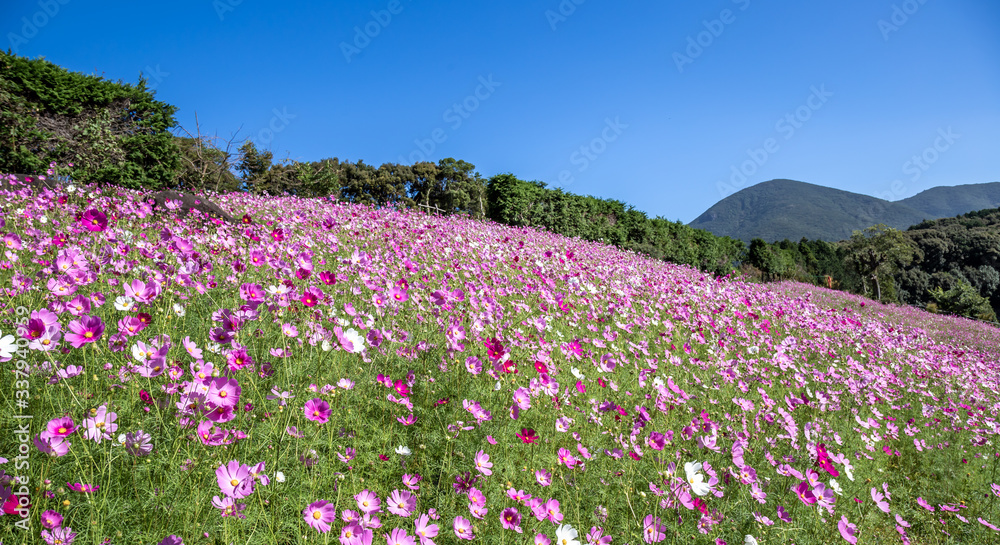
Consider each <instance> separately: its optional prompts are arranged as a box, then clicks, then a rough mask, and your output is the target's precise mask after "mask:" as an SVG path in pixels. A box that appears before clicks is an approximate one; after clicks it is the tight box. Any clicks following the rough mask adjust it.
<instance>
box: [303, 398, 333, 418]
mask: <svg viewBox="0 0 1000 545" xmlns="http://www.w3.org/2000/svg"><path fill="white" fill-rule="evenodd" d="M303 411H304V412H305V413H306V418H308V419H309V420H312V421H314V422H319V423H320V424H325V423H326V421H327V420H330V415H331V414H333V411H331V410H330V404H329V403H327V402H326V401H323V400H322V399H320V398H318V397H317V398H315V399H310V400H309V401H306V405H305V407H304V409H303Z"/></svg>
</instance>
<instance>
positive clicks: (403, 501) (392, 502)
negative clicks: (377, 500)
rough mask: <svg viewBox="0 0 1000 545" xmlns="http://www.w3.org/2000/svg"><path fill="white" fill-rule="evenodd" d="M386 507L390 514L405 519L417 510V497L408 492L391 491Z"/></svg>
mask: <svg viewBox="0 0 1000 545" xmlns="http://www.w3.org/2000/svg"><path fill="white" fill-rule="evenodd" d="M386 505H387V509H388V510H389V512H390V513H392V514H394V515H399V516H401V517H404V518H406V517H409V516H410V515H412V514H413V510H414V509H416V508H417V497H416V496H414V495H413V494H412V493H410V491H408V490H393V491H392V492H391V493H390V494H389V499H387V500H386Z"/></svg>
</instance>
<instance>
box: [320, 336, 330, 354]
mask: <svg viewBox="0 0 1000 545" xmlns="http://www.w3.org/2000/svg"><path fill="white" fill-rule="evenodd" d="M320 347H321V348H323V352H329V351H330V349H332V348H333V345H332V344H330V341H328V340H325V339H324V340H323V344H322V345H320Z"/></svg>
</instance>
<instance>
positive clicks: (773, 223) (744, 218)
mask: <svg viewBox="0 0 1000 545" xmlns="http://www.w3.org/2000/svg"><path fill="white" fill-rule="evenodd" d="M998 206H1000V182H993V183H987V184H970V185H959V186H954V187H935V188H931V189H928V190H926V191H923V192H921V193H919V194H917V195H914V196H913V197H910V198H908V199H903V200H900V201H895V202H890V201H886V200H883V199H878V198H875V197H870V196H868V195H861V194H858V193H852V192H850V191H843V190H840V189H833V188H830V187H824V186H820V185H815V184H809V183H805V182H797V181H794V180H771V181H768V182H763V183H759V184H757V185H754V186H751V187H748V188H746V189H742V190H740V191H737V192H736V193H733V194H732V195H730V196H728V197H726V198H724V199H722V200H721V201H719V202H717V203H715V204H714V205H713V206H712V207H711V208H709V209H708V210H706V211H705V213H703V214H702V215H700V216H698V217H697V218H696V219H695V220H694V221H692V222H691V223H690V225H691V227H695V228H698V229H705V230H707V231H709V232H711V233H713V234H716V235H719V236H728V237H732V238H737V239H741V240H743V241H745V242H749V241H750V240H751V239H754V238H762V239H764V240H765V241H767V242H775V241H780V240H784V239H786V238H787V239H789V240H793V241H798V240H800V239H801V238H802V237H805V238H808V239H813V240H826V241H830V242H835V241H838V240H844V239H847V238H850V236H851V233H852V232H853V231H854V230H856V229H864V228H865V227H869V226H871V225H875V224H877V223H884V224H886V225H888V226H890V227H895V228H897V229H906V228H907V227H910V226H911V225H915V224H917V223H920V222H921V221H923V220H925V219H937V218H944V217H951V216H958V215H960V214H965V213H966V212H971V211H973V210H982V209H985V208H996V207H998Z"/></svg>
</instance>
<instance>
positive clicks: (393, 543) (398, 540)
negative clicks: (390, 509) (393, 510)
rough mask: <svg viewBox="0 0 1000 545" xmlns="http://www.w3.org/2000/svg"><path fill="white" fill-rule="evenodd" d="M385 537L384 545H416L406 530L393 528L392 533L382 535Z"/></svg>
mask: <svg viewBox="0 0 1000 545" xmlns="http://www.w3.org/2000/svg"><path fill="white" fill-rule="evenodd" d="M383 535H384V536H385V540H386V545H416V540H414V538H413V536H411V535H409V534H407V533H406V530H403V529H402V528H393V530H392V532H391V533H389V534H383Z"/></svg>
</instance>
